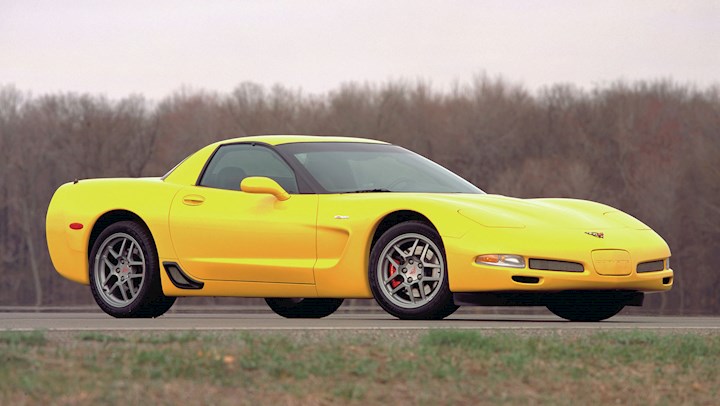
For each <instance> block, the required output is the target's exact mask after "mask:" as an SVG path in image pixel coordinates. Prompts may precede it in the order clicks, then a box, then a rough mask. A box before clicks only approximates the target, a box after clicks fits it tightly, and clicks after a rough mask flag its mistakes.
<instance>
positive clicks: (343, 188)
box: [278, 143, 483, 193]
mask: <svg viewBox="0 0 720 406" xmlns="http://www.w3.org/2000/svg"><path fill="white" fill-rule="evenodd" d="M278 149H279V150H280V151H282V153H283V154H284V155H286V156H292V157H293V158H294V159H296V160H297V161H298V162H299V163H300V165H302V166H303V167H304V168H305V169H306V170H307V171H308V172H309V174H310V175H311V176H312V177H313V178H314V179H315V180H316V181H317V182H318V183H319V184H320V185H321V186H322V187H323V188H324V189H325V190H327V191H328V192H330V193H348V192H385V191H389V192H425V193H483V191H482V190H480V189H478V188H477V187H475V186H473V185H472V184H471V183H470V182H468V181H466V180H465V179H463V178H461V177H459V176H458V175H456V174H454V173H452V172H451V171H449V170H447V169H445V168H443V167H442V166H440V165H438V164H436V163H435V162H433V161H431V160H429V159H427V158H424V157H422V156H420V155H418V154H415V153H413V152H410V151H408V150H406V149H404V148H401V147H398V146H394V145H383V144H363V143H296V144H285V145H280V146H278Z"/></svg>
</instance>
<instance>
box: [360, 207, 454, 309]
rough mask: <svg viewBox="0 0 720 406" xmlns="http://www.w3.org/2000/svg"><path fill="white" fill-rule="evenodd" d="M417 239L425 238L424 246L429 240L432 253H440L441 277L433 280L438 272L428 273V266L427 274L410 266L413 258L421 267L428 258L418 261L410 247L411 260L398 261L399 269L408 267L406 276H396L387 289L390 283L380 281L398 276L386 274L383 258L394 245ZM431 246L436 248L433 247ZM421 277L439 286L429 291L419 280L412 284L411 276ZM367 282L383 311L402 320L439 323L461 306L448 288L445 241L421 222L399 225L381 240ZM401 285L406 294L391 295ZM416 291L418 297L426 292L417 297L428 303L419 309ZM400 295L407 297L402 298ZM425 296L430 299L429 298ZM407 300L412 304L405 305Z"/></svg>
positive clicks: (407, 222) (376, 247)
mask: <svg viewBox="0 0 720 406" xmlns="http://www.w3.org/2000/svg"><path fill="white" fill-rule="evenodd" d="M417 236H421V237H423V239H424V241H422V242H421V243H425V244H427V242H428V240H429V241H430V242H432V244H428V245H427V246H428V247H430V248H431V249H432V250H433V252H435V251H437V256H436V257H437V264H435V266H436V265H440V266H441V268H437V269H441V270H442V272H441V276H433V275H434V273H433V272H435V271H432V270H431V271H428V268H427V267H428V266H429V265H427V264H426V265H425V266H426V268H424V270H418V269H417V267H418V266H419V265H417V266H415V267H414V266H413V265H410V264H413V261H412V259H413V258H415V260H417V261H418V262H419V263H425V258H418V257H417V256H416V254H415V253H416V252H417V251H415V250H414V249H413V247H412V246H411V248H409V250H408V252H407V253H406V254H407V255H408V258H405V257H403V258H402V259H397V261H398V264H399V265H400V266H407V267H408V268H406V271H407V274H405V275H401V274H400V273H397V275H398V277H397V280H396V281H395V282H393V281H391V282H389V283H390V284H391V285H390V286H391V287H390V288H389V289H388V287H387V285H388V283H383V282H381V281H380V278H385V277H390V276H392V275H394V274H395V273H393V271H390V273H389V275H385V274H384V272H385V270H384V263H383V262H381V261H382V260H383V259H382V258H381V257H382V256H383V255H386V254H384V253H385V252H386V251H387V250H390V249H392V246H393V245H394V244H395V243H394V242H396V241H399V242H402V241H403V239H406V238H407V239H413V238H416V237H417ZM418 244H420V243H418ZM432 245H434V247H433V246H432ZM418 248H420V247H417V248H416V249H418ZM421 250H422V249H421ZM412 251H415V252H412ZM422 255H425V254H424V253H423V254H421V256H422ZM405 260H407V263H406V262H400V261H405ZM408 269H409V270H408ZM427 272H431V274H430V275H428V274H427ZM419 274H422V275H423V277H425V280H426V281H427V280H428V279H429V278H433V277H436V278H438V279H439V280H437V284H436V285H433V286H431V287H430V288H429V289H426V286H427V285H422V283H420V282H419V281H418V280H417V279H415V280H414V281H413V280H412V275H415V277H416V278H417V275H419ZM368 280H369V281H370V290H371V291H372V294H373V296H374V297H375V301H377V303H378V304H379V305H380V307H382V308H383V309H384V310H385V311H386V312H388V313H390V314H391V315H393V316H395V317H397V318H399V319H403V320H440V319H444V318H445V317H447V316H449V315H451V314H453V313H454V312H455V311H456V310H457V309H458V306H456V305H455V303H454V301H453V296H452V293H451V292H450V288H449V283H448V272H447V261H446V256H445V248H444V246H443V243H442V239H441V238H440V235H439V234H438V233H437V231H435V229H434V228H433V227H431V226H429V225H428V224H426V223H424V222H421V221H406V222H403V223H400V224H397V225H395V226H393V227H391V228H390V229H388V230H387V231H386V232H385V233H384V234H383V235H382V236H380V238H379V239H378V240H377V242H376V243H375V245H374V246H373V248H372V250H371V252H370V266H369V267H368ZM408 282H410V284H408ZM394 283H397V285H393V284H394ZM425 283H427V282H425ZM401 284H405V285H406V287H405V290H403V291H402V292H403V293H400V292H398V293H397V294H392V293H391V292H389V291H388V290H391V289H393V288H395V289H396V288H398V287H399V286H400V285H401ZM414 284H417V288H415V286H416V285H414ZM414 289H417V292H418V295H420V289H422V290H423V294H422V296H420V297H418V300H423V301H425V302H424V303H421V304H419V305H418V304H416V301H415V293H414V292H415V290H414ZM401 290H402V289H401ZM426 292H429V293H426ZM400 295H404V296H402V297H401V296H400ZM411 295H412V296H411ZM425 295H428V296H429V297H426V296H425ZM405 297H406V298H407V300H408V301H409V303H403V301H404V298H405Z"/></svg>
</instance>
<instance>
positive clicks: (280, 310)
mask: <svg viewBox="0 0 720 406" xmlns="http://www.w3.org/2000/svg"><path fill="white" fill-rule="evenodd" d="M265 303H267V304H268V306H270V309H272V311H274V312H275V313H277V314H279V315H280V316H283V317H285V318H288V319H320V318H323V317H325V316H329V315H331V314H333V313H335V310H337V309H338V307H340V305H342V303H343V299H320V298H309V299H303V298H267V299H265Z"/></svg>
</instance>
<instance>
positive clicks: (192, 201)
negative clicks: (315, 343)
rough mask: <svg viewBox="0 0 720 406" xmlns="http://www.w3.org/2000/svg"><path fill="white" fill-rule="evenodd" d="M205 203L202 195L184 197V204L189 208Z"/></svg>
mask: <svg viewBox="0 0 720 406" xmlns="http://www.w3.org/2000/svg"><path fill="white" fill-rule="evenodd" d="M204 202H205V198H204V197H202V196H200V195H187V196H185V197H183V203H185V204H187V205H188V206H200V205H201V204H203V203H204Z"/></svg>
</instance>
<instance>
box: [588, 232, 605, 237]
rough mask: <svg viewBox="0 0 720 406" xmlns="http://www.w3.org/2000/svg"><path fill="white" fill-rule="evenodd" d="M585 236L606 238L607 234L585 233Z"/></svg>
mask: <svg viewBox="0 0 720 406" xmlns="http://www.w3.org/2000/svg"><path fill="white" fill-rule="evenodd" d="M585 234H587V235H591V236H593V237H597V238H605V233H598V232H597V231H585Z"/></svg>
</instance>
